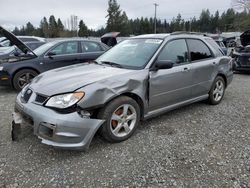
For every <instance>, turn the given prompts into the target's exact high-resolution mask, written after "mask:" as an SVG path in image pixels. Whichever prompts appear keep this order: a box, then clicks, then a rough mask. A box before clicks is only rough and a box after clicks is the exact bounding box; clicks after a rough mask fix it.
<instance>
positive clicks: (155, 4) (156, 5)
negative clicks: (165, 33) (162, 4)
mask: <svg viewBox="0 0 250 188" xmlns="http://www.w3.org/2000/svg"><path fill="white" fill-rule="evenodd" d="M154 6H155V33H156V9H157V7H158V6H159V4H157V3H154Z"/></svg>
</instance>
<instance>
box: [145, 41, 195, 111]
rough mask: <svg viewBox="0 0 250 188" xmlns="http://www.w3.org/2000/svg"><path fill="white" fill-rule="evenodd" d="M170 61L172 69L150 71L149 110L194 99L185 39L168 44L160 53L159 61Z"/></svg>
mask: <svg viewBox="0 0 250 188" xmlns="http://www.w3.org/2000/svg"><path fill="white" fill-rule="evenodd" d="M161 60H163V61H164V60H170V61H172V62H173V63H174V66H173V67H172V68H171V69H162V70H157V71H154V70H153V71H150V73H149V75H150V80H149V110H150V111H153V110H156V109H160V108H164V107H167V106H171V105H174V104H177V103H180V102H183V101H186V100H188V99H190V98H191V97H192V95H191V94H192V92H191V87H192V72H191V70H190V64H189V58H188V48H187V44H186V40H185V39H177V40H172V41H170V42H168V43H167V44H166V45H165V47H164V48H163V50H162V51H161V52H160V54H159V56H158V58H157V61H161Z"/></svg>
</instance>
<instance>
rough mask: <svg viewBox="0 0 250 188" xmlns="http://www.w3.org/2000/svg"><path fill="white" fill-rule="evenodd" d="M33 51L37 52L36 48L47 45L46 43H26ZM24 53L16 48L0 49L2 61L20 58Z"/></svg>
mask: <svg viewBox="0 0 250 188" xmlns="http://www.w3.org/2000/svg"><path fill="white" fill-rule="evenodd" d="M24 44H26V45H27V46H28V47H29V48H30V49H31V50H35V49H36V48H38V47H40V46H42V45H44V44H45V42H25V43H24ZM22 54H23V52H22V51H21V50H20V49H19V48H17V47H16V46H9V47H0V59H6V58H8V57H10V56H20V55H22Z"/></svg>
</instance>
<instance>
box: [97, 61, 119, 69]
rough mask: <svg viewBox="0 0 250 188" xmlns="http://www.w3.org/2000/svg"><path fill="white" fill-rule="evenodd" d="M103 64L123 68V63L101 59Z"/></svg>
mask: <svg viewBox="0 0 250 188" xmlns="http://www.w3.org/2000/svg"><path fill="white" fill-rule="evenodd" d="M101 63H102V64H106V65H110V66H112V67H118V68H123V66H122V65H120V64H118V63H114V62H110V61H101Z"/></svg>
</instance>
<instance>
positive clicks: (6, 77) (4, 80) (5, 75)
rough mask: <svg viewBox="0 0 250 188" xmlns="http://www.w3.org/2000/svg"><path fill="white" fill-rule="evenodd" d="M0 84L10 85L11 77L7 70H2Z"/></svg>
mask: <svg viewBox="0 0 250 188" xmlns="http://www.w3.org/2000/svg"><path fill="white" fill-rule="evenodd" d="M0 85H1V86H10V85H11V77H10V75H9V74H8V73H7V72H5V71H0Z"/></svg>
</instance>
